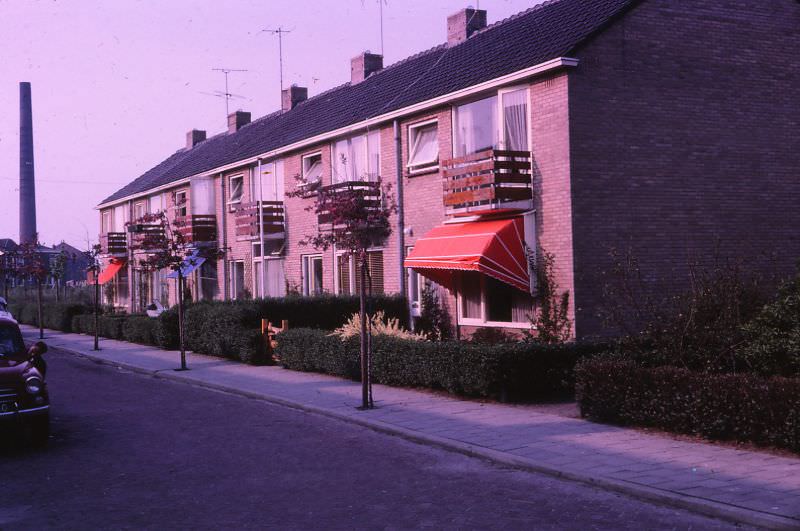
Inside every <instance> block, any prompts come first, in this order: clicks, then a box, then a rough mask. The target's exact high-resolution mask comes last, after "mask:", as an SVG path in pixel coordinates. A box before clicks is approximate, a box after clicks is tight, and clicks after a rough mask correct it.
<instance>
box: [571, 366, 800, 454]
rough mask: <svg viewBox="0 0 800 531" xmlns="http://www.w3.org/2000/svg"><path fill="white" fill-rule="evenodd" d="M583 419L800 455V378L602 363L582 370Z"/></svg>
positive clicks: (579, 394) (579, 386) (578, 372)
mask: <svg viewBox="0 0 800 531" xmlns="http://www.w3.org/2000/svg"><path fill="white" fill-rule="evenodd" d="M575 372H576V380H577V381H576V394H577V398H578V403H579V405H580V408H581V413H582V414H583V415H585V416H587V417H589V418H591V419H595V420H599V421H604V422H611V423H615V424H623V425H636V426H649V427H655V428H659V429H664V430H669V431H674V432H678V433H688V434H693V435H700V436H704V437H709V438H712V439H720V440H726V439H730V440H737V441H750V442H753V443H756V444H762V445H770V446H777V447H781V448H788V449H790V450H793V451H795V452H800V378H783V377H770V378H765V377H761V376H758V375H755V374H710V373H699V372H693V371H689V370H687V369H683V368H678V367H669V366H664V367H643V366H641V365H639V364H637V363H636V362H634V361H631V360H626V359H622V358H620V357H612V356H608V357H605V356H604V357H597V358H594V359H588V360H584V361H582V362H581V363H579V364H578V365H577V367H576V371H575Z"/></svg>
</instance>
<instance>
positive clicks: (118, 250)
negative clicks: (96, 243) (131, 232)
mask: <svg viewBox="0 0 800 531" xmlns="http://www.w3.org/2000/svg"><path fill="white" fill-rule="evenodd" d="M100 252H101V253H103V254H105V255H108V256H127V255H128V235H127V234H125V233H124V232H107V233H105V234H101V235H100Z"/></svg>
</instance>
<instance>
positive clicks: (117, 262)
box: [97, 258, 126, 284]
mask: <svg viewBox="0 0 800 531" xmlns="http://www.w3.org/2000/svg"><path fill="white" fill-rule="evenodd" d="M125 262H126V261H125V260H124V259H117V258H112V259H111V260H110V261H109V263H108V266H106V268H105V269H103V271H102V272H101V273H100V276H99V277H97V283H98V284H105V283H106V282H108V281H109V280H111V279H112V278H114V277H115V276H116V274H117V273H119V270H120V269H122V268H123V267H125Z"/></svg>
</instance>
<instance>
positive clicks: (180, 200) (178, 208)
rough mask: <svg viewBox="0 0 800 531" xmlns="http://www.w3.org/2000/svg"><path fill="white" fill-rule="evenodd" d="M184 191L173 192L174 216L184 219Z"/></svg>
mask: <svg viewBox="0 0 800 531" xmlns="http://www.w3.org/2000/svg"><path fill="white" fill-rule="evenodd" d="M187 197H188V196H187V194H186V190H178V191H177V192H175V216H176V217H179V218H180V217H184V216H185V215H186V206H187V205H186V198H187Z"/></svg>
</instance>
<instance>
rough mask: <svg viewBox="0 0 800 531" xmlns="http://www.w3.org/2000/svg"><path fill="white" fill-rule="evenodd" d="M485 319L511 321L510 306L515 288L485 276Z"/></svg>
mask: <svg viewBox="0 0 800 531" xmlns="http://www.w3.org/2000/svg"><path fill="white" fill-rule="evenodd" d="M485 286H486V320H487V321H497V322H503V323H510V322H511V313H512V312H511V307H512V300H513V298H514V293H513V292H514V291H515V289H514V288H512V287H511V286H509V285H508V284H506V283H505V282H500V281H499V280H495V279H493V278H491V277H488V276H487V277H486V283H485Z"/></svg>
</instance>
